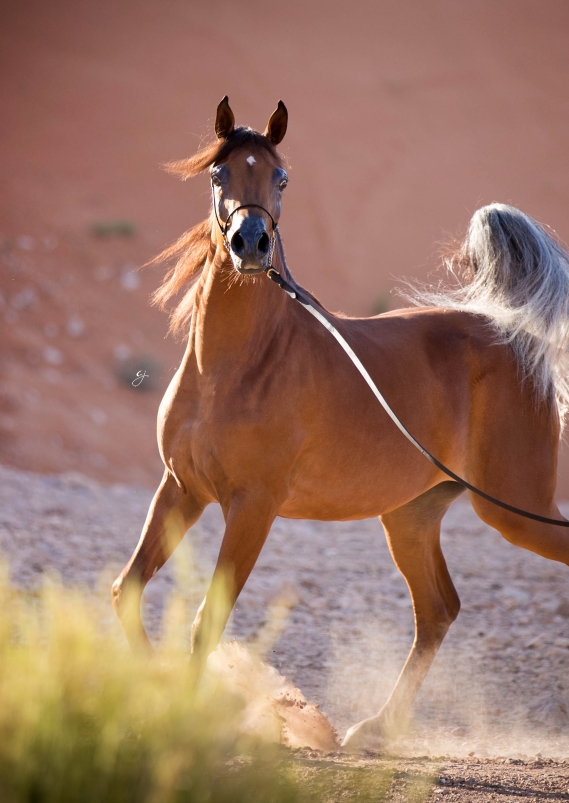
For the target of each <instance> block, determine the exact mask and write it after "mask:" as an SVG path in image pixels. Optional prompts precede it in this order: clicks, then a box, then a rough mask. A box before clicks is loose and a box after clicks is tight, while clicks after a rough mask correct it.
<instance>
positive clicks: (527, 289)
mask: <svg viewBox="0 0 569 803" xmlns="http://www.w3.org/2000/svg"><path fill="white" fill-rule="evenodd" d="M446 263H447V267H448V268H449V269H450V270H451V271H452V273H453V274H455V276H456V277H457V278H458V279H459V280H460V281H461V282H462V284H461V286H460V287H459V288H458V289H453V290H448V289H438V290H435V291H430V290H424V289H423V290H420V291H418V292H417V293H415V294H414V301H415V303H421V304H425V303H426V304H428V305H429V306H432V305H436V306H446V307H452V308H454V309H462V310H466V311H470V312H474V313H477V314H480V315H485V316H486V317H489V318H490V319H491V320H492V321H493V323H494V325H495V326H496V329H497V331H498V333H499V338H500V340H501V341H502V342H505V343H509V344H510V345H511V347H512V349H513V350H514V353H515V355H516V358H517V360H518V363H519V365H520V368H521V372H522V374H523V376H524V377H532V379H533V382H534V384H535V388H536V391H537V393H538V395H539V397H540V398H545V397H547V396H549V395H550V394H551V393H554V394H555V398H556V401H557V407H558V410H559V417H560V420H561V424H563V420H564V418H565V416H566V414H567V412H568V411H569V254H568V253H567V251H565V250H564V249H563V248H562V247H561V245H560V244H559V243H558V242H557V241H556V240H555V239H554V238H553V237H552V236H551V235H550V234H549V233H548V232H547V231H546V230H545V228H543V227H542V226H541V225H540V224H539V223H537V222H536V221H535V220H533V219H532V218H531V217H529V216H528V215H525V214H524V213H523V212H520V210H519V209H516V208H515V207H513V206H507V205H506V204H497V203H494V204H490V205H489V206H484V207H482V209H479V210H478V211H477V212H475V214H474V216H473V217H472V220H471V221H470V227H469V229H468V234H467V236H466V239H465V240H464V242H463V243H462V245H461V246H460V248H459V249H458V251H456V252H455V253H454V254H453V255H452V256H451V257H449V258H448V259H447V260H446Z"/></svg>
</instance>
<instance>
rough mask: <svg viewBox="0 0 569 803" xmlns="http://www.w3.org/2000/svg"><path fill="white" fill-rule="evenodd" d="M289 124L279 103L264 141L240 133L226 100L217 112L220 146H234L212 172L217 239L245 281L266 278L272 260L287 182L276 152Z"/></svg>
mask: <svg viewBox="0 0 569 803" xmlns="http://www.w3.org/2000/svg"><path fill="white" fill-rule="evenodd" d="M287 120H288V113H287V110H286V107H285V105H284V103H283V102H282V101H279V105H278V107H277V109H276V111H275V112H274V113H273V114H272V115H271V117H270V118H269V122H268V123H267V127H266V129H265V132H264V134H262V135H260V134H256V132H253V131H251V129H236V128H235V118H234V116H233V112H232V111H231V108H230V107H229V103H228V101H227V97H225V98H223V100H222V101H221V103H220V104H219V106H218V107H217V116H216V120H215V133H216V134H217V137H218V140H222V141H223V140H226V141H227V142H228V143H229V142H230V141H231V142H232V143H233V141H234V142H235V145H234V147H232V148H230V149H228V151H229V152H228V153H227V155H226V156H221V158H220V159H219V160H217V161H215V162H214V163H213V165H212V166H211V168H210V175H211V183H212V195H213V205H214V212H215V215H216V218H217V222H218V224H219V231H218V232H217V235H216V236H219V237H221V238H223V241H224V243H225V246H226V247H227V249H228V250H229V253H230V256H231V259H232V262H233V265H234V267H235V269H236V270H237V271H239V273H242V274H244V275H248V276H252V275H255V274H257V273H262V271H263V270H265V269H266V268H267V266H268V264H269V260H270V258H271V253H272V248H271V244H272V240H273V238H274V236H275V229H276V225H277V223H278V220H279V216H280V211H281V198H282V193H283V190H284V188H285V187H286V185H287V181H288V177H287V174H286V171H285V170H284V169H283V167H282V165H281V164H280V161H279V160H278V157H276V155H275V150H274V146H275V145H278V144H279V142H281V140H282V138H283V137H284V135H285V132H286V126H287ZM241 142H242V144H241ZM221 153H222V154H223V149H222V151H221Z"/></svg>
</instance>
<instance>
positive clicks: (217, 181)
mask: <svg viewBox="0 0 569 803" xmlns="http://www.w3.org/2000/svg"><path fill="white" fill-rule="evenodd" d="M211 183H212V184H213V186H214V187H221V179H220V178H219V176H216V175H215V174H214V175H213V176H212V177H211Z"/></svg>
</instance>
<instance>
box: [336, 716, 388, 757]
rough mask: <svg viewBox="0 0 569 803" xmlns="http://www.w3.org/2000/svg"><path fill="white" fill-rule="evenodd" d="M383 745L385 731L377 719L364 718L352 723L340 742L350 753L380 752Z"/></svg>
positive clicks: (383, 748)
mask: <svg viewBox="0 0 569 803" xmlns="http://www.w3.org/2000/svg"><path fill="white" fill-rule="evenodd" d="M385 745H386V738H385V733H384V730H383V728H382V726H381V724H380V723H379V722H378V720H377V719H364V720H363V722H358V724H357V725H353V726H352V727H351V728H350V729H349V730H348V732H347V733H346V735H345V736H344V740H343V742H342V747H343V748H344V749H345V750H347V751H348V752H350V753H381V752H383V751H384V750H385Z"/></svg>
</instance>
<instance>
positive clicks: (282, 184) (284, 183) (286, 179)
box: [279, 178, 288, 192]
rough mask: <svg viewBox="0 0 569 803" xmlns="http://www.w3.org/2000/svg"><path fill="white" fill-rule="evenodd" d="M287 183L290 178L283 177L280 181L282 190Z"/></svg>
mask: <svg viewBox="0 0 569 803" xmlns="http://www.w3.org/2000/svg"><path fill="white" fill-rule="evenodd" d="M287 184H288V178H283V179H282V181H280V182H279V190H280V191H281V192H282V191H283V190H284V188H285V187H286V185H287Z"/></svg>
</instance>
